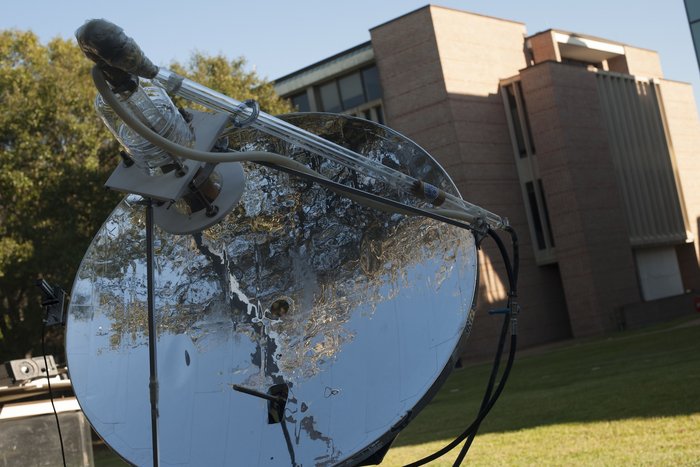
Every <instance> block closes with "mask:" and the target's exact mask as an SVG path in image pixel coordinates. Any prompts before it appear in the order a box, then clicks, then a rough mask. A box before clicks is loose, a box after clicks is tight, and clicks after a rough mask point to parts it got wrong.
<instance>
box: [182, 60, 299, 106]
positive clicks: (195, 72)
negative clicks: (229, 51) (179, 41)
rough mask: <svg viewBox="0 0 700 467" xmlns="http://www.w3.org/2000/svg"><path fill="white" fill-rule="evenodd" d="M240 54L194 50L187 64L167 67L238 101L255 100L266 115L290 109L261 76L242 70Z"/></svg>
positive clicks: (287, 102)
mask: <svg viewBox="0 0 700 467" xmlns="http://www.w3.org/2000/svg"><path fill="white" fill-rule="evenodd" d="M245 65H246V60H245V59H244V58H242V57H239V58H236V59H233V60H229V59H228V58H226V57H224V56H223V55H216V56H212V57H209V56H207V55H203V54H202V53H199V52H197V53H194V54H193V55H192V58H191V59H190V61H189V63H188V64H187V66H183V65H181V64H179V63H177V62H175V63H172V64H171V65H170V68H171V69H172V70H173V71H175V72H176V73H179V74H181V75H183V76H186V77H188V78H190V79H191V80H193V81H196V82H198V83H201V84H203V85H204V86H207V87H209V88H212V89H214V90H216V91H219V92H221V93H223V94H226V95H227V96H231V97H233V98H235V99H238V100H240V101H244V100H246V99H255V100H256V101H258V103H259V104H260V108H261V110H263V111H264V112H267V113H269V114H272V115H275V114H281V113H286V112H291V111H292V107H291V105H290V104H289V101H287V100H282V99H280V98H279V97H278V96H277V94H276V93H275V88H274V87H273V85H272V83H270V82H268V81H265V80H263V79H261V78H260V77H259V76H258V75H257V73H255V72H254V71H246V69H245Z"/></svg>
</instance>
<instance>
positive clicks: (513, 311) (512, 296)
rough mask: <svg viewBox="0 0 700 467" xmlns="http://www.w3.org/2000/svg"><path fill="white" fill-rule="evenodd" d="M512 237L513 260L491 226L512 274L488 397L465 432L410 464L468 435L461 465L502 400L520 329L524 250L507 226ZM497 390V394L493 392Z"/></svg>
mask: <svg viewBox="0 0 700 467" xmlns="http://www.w3.org/2000/svg"><path fill="white" fill-rule="evenodd" d="M505 230H506V231H507V232H508V233H509V234H510V237H511V243H512V253H513V257H512V262H511V259H510V257H509V255H508V251H507V249H506V247H505V244H504V243H503V240H501V238H500V237H499V236H498V235H497V234H496V233H495V232H494V231H493V230H491V229H488V230H487V234H488V236H489V237H491V238H492V239H493V240H494V242H495V243H496V246H497V247H498V251H499V252H500V254H501V257H502V259H503V263H504V265H505V269H506V275H507V277H508V287H509V290H508V312H507V314H506V316H505V317H504V321H503V326H502V328H501V334H500V337H499V342H498V346H497V349H496V356H495V358H494V363H493V367H492V369H491V375H490V377H489V382H488V385H487V388H486V391H485V393H484V398H483V400H482V403H481V407H480V408H479V413H478V414H477V416H476V419H475V420H474V421H473V422H472V423H471V425H469V426H468V427H467V428H466V429H465V430H464V431H463V432H462V433H460V434H459V435H458V436H457V437H456V438H455V439H454V440H452V441H451V442H450V443H449V444H447V445H446V446H445V447H443V448H442V449H440V450H438V451H436V452H435V453H433V454H431V455H429V456H427V457H424V458H422V459H419V460H417V461H415V462H412V463H410V464H407V465H406V467H417V466H420V465H424V464H427V463H428V462H432V461H434V460H435V459H438V458H439V457H442V456H443V455H445V454H447V453H448V452H450V451H451V450H452V449H454V448H455V447H457V446H458V445H459V444H460V443H461V442H462V441H464V439H465V438H468V439H467V442H466V443H465V444H464V446H463V447H462V449H461V450H460V452H459V454H458V456H457V459H456V460H455V463H454V465H455V466H458V465H460V464H461V463H462V461H463V460H464V457H465V456H466V455H467V452H468V451H469V448H470V447H471V445H472V442H473V441H474V437H475V436H476V433H477V431H478V430H479V426H480V425H481V422H482V421H483V420H484V418H486V415H488V413H489V412H490V411H491V409H492V408H493V406H494V405H495V403H496V401H497V400H498V398H499V396H500V395H501V393H502V392H503V389H504V388H505V384H506V382H507V381H508V377H509V376H510V371H511V369H512V368H513V362H514V360H515V351H516V347H517V340H518V336H517V332H516V322H517V313H518V304H517V302H516V299H517V285H518V269H519V267H520V251H519V248H518V236H517V234H516V233H515V230H514V229H513V228H512V227H507V228H506V229H505ZM509 323H510V324H512V331H511V336H510V349H509V352H508V360H507V362H506V366H505V369H504V370H503V375H502V376H501V379H500V381H499V383H498V386H497V387H496V389H495V391H493V386H494V384H495V380H496V375H497V374H498V367H499V366H500V361H501V356H502V354H503V349H504V348H505V336H506V334H507V331H508V324H509ZM492 392H493V394H492Z"/></svg>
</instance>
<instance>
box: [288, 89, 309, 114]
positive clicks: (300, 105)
mask: <svg viewBox="0 0 700 467" xmlns="http://www.w3.org/2000/svg"><path fill="white" fill-rule="evenodd" d="M291 101H292V105H293V106H294V108H295V109H296V110H297V111H298V112H310V111H311V106H310V105H309V96H308V94H306V91H304V92H302V93H301V94H297V95H296V96H292V97H291Z"/></svg>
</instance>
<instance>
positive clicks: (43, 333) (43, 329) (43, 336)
mask: <svg viewBox="0 0 700 467" xmlns="http://www.w3.org/2000/svg"><path fill="white" fill-rule="evenodd" d="M45 340H46V320H44V324H43V325H42V326H41V353H42V354H43V355H44V368H46V383H47V385H48V388H49V398H50V399H51V408H53V416H54V417H55V418H56V429H57V430H58V442H59V443H60V444H61V459H62V460H63V467H66V452H65V450H64V448H63V434H61V422H59V421H58V412H56V406H55V405H54V403H53V390H52V389H51V375H50V374H49V373H50V371H49V362H48V360H47V358H46V348H45V343H44V341H45Z"/></svg>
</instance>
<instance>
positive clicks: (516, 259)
mask: <svg viewBox="0 0 700 467" xmlns="http://www.w3.org/2000/svg"><path fill="white" fill-rule="evenodd" d="M506 231H507V232H508V233H509V234H510V236H511V243H512V248H513V258H512V261H513V264H512V265H510V267H508V265H506V271H508V270H509V269H510V275H509V288H510V290H509V293H508V309H509V310H512V306H513V301H514V300H515V298H516V296H517V283H518V269H519V267H520V264H519V263H520V252H519V248H518V237H517V234H516V233H515V230H514V229H513V228H512V227H510V226H509V227H507V229H506ZM492 233H493V232H492ZM491 237H492V238H493V237H497V238H498V241H496V240H494V241H496V244H497V245H498V248H499V251H500V252H501V255H504V254H507V252H506V250H505V245H503V242H502V241H500V237H498V236H497V235H495V233H493V235H491ZM503 260H504V262H506V263H507V261H506V260H507V256H504V257H503ZM516 306H517V304H516ZM511 319H512V316H511V313H508V315H506V317H505V318H504V320H503V326H502V328H501V336H500V338H499V342H498V347H497V351H496V357H495V359H494V363H493V370H492V371H491V378H490V379H489V384H488V387H487V389H486V392H485V393H484V399H483V401H482V402H481V407H480V408H479V410H480V411H483V410H484V408H485V407H486V404H487V403H488V400H489V398H490V397H491V392H492V391H493V383H494V382H495V378H496V374H497V373H498V367H499V365H500V362H501V355H502V354H503V345H504V342H505V337H506V334H507V332H508V323H509V322H510V321H511ZM514 332H515V331H514ZM480 426H481V424H478V425H477V426H476V427H475V428H474V431H472V433H471V434H470V435H469V437H468V438H467V441H466V442H465V443H464V446H462V449H461V450H460V451H459V454H458V455H457V458H456V459H455V461H454V464H453V467H456V466H459V465H461V464H462V461H464V458H465V457H466V455H467V452H469V448H470V447H471V445H472V443H473V442H474V438H476V433H477V432H478V431H479V427H480Z"/></svg>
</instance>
